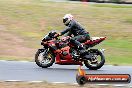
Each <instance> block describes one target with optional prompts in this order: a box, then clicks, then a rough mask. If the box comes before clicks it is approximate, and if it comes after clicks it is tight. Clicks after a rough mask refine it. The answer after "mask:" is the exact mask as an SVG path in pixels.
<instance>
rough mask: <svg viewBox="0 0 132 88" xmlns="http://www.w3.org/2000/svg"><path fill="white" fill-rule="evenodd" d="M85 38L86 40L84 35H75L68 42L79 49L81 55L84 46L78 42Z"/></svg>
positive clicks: (83, 51)
mask: <svg viewBox="0 0 132 88" xmlns="http://www.w3.org/2000/svg"><path fill="white" fill-rule="evenodd" d="M85 40H87V38H86V36H85V35H79V36H75V37H73V38H71V40H70V43H72V44H73V45H74V46H75V47H76V48H77V49H78V50H79V53H80V54H81V55H82V54H84V53H85V48H84V47H83V45H82V44H81V43H80V42H83V41H85Z"/></svg>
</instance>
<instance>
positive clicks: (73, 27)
mask: <svg viewBox="0 0 132 88" xmlns="http://www.w3.org/2000/svg"><path fill="white" fill-rule="evenodd" d="M67 26H68V27H67V28H66V29H65V30H63V31H62V32H61V35H63V34H65V33H67V32H68V35H69V36H70V35H74V37H72V38H71V39H70V43H72V44H73V45H74V46H75V47H77V48H78V49H80V50H84V48H83V46H82V45H81V43H80V42H83V41H85V40H88V39H90V36H89V33H88V32H87V31H86V30H85V29H84V28H83V27H82V26H81V25H80V24H79V23H78V22H77V21H75V20H71V22H70V23H69V24H68V25H67Z"/></svg>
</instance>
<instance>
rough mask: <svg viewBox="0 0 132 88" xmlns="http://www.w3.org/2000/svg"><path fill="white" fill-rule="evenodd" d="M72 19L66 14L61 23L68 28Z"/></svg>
mask: <svg viewBox="0 0 132 88" xmlns="http://www.w3.org/2000/svg"><path fill="white" fill-rule="evenodd" d="M72 19H73V16H72V15H71V14H66V15H64V17H63V23H64V24H65V25H66V26H68V25H69V23H70V21H71V20H72Z"/></svg>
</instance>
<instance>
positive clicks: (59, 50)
mask: <svg viewBox="0 0 132 88" xmlns="http://www.w3.org/2000/svg"><path fill="white" fill-rule="evenodd" d="M56 34H57V32H55V31H54V32H53V31H52V32H49V33H48V34H47V35H46V36H45V37H44V38H43V40H42V42H41V45H43V48H41V49H38V51H37V52H36V54H35V62H36V64H37V65H38V66H39V67H42V68H47V67H50V66H52V65H53V63H55V64H59V65H83V64H85V66H86V67H87V68H89V69H90V70H97V69H100V68H101V67H102V66H103V65H104V63H105V56H104V49H100V50H99V49H91V47H93V46H95V45H97V44H99V43H100V42H102V41H103V40H105V39H106V37H92V38H91V40H86V41H84V42H83V43H82V44H83V45H84V47H85V48H86V50H87V52H86V53H85V54H84V55H83V56H81V55H80V54H79V53H78V49H76V47H74V46H73V45H72V44H70V42H69V40H70V38H71V37H70V36H66V37H62V38H58V37H57V36H55V35H56Z"/></svg>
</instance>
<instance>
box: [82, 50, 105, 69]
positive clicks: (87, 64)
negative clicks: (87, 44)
mask: <svg viewBox="0 0 132 88" xmlns="http://www.w3.org/2000/svg"><path fill="white" fill-rule="evenodd" d="M93 53H96V54H98V56H100V58H101V61H100V63H98V62H97V64H96V65H92V64H91V63H89V61H90V60H85V61H84V64H85V66H86V67H87V68H89V69H90V70H97V69H100V68H101V67H102V66H103V65H104V63H105V56H104V54H103V52H101V51H100V50H98V49H96V50H94V51H93ZM97 60H98V58H97Z"/></svg>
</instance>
